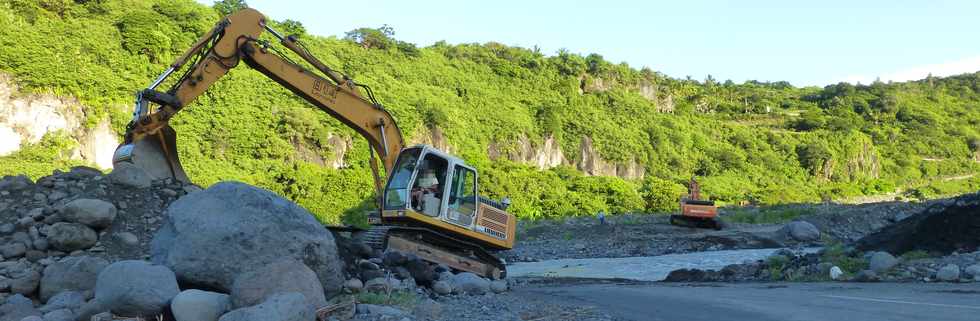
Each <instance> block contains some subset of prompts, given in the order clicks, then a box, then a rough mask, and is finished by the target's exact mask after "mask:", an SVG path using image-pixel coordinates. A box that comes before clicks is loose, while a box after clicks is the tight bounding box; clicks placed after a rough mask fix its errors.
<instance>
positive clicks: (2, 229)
mask: <svg viewBox="0 0 980 321" xmlns="http://www.w3.org/2000/svg"><path fill="white" fill-rule="evenodd" d="M16 230H17V227H16V226H14V225H13V224H10V223H7V224H0V235H10V234H13V233H14V231H16Z"/></svg>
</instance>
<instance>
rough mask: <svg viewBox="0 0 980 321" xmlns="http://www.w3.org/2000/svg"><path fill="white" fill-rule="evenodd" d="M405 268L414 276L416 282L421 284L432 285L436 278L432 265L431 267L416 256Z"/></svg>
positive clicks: (406, 263)
mask: <svg viewBox="0 0 980 321" xmlns="http://www.w3.org/2000/svg"><path fill="white" fill-rule="evenodd" d="M405 268H406V269H408V272H409V273H411V274H412V278H414V279H415V282H418V283H419V284H423V285H428V284H431V283H432V281H433V280H435V278H436V272H435V269H434V268H433V267H432V265H429V263H428V262H426V261H423V260H422V259H420V258H417V257H414V255H413V257H412V258H411V259H410V260H408V262H405Z"/></svg>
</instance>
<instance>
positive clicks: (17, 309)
mask: <svg viewBox="0 0 980 321" xmlns="http://www.w3.org/2000/svg"><path fill="white" fill-rule="evenodd" d="M29 316H38V317H39V316H41V312H40V311H38V310H37V309H35V308H34V304H33V303H31V299H28V298H26V297H24V296H23V295H20V294H14V295H13V296H11V297H9V298H7V301H6V302H4V303H3V305H0V321H20V320H21V319H23V318H26V317H29Z"/></svg>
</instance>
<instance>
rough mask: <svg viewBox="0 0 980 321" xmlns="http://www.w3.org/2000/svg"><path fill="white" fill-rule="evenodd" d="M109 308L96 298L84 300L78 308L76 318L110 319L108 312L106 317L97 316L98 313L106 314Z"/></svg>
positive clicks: (108, 320)
mask: <svg viewBox="0 0 980 321" xmlns="http://www.w3.org/2000/svg"><path fill="white" fill-rule="evenodd" d="M108 311H109V309H108V308H107V307H106V306H105V304H102V302H100V301H99V300H98V299H95V300H91V301H88V302H85V304H83V305H82V307H81V308H79V309H78V320H92V321H95V320H106V321H110V320H112V315H111V314H109V316H108V318H98V316H99V315H102V314H103V313H105V314H108Z"/></svg>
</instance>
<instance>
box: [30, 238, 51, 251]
mask: <svg viewBox="0 0 980 321" xmlns="http://www.w3.org/2000/svg"><path fill="white" fill-rule="evenodd" d="M32 245H33V246H34V248H35V249H37V250H38V251H47V250H48V246H49V244H48V239H47V238H44V237H40V238H38V239H36V240H34V242H32Z"/></svg>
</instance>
